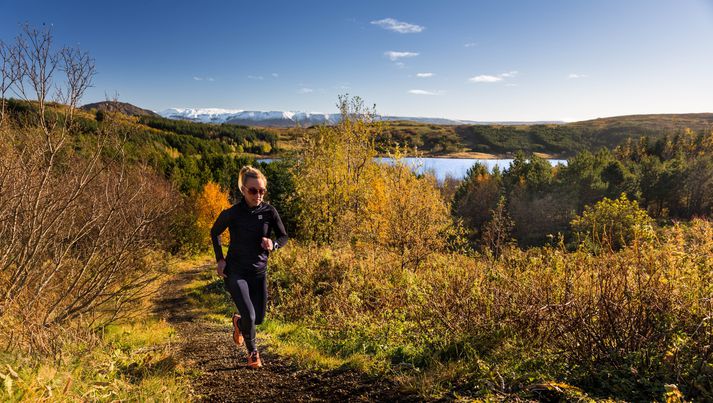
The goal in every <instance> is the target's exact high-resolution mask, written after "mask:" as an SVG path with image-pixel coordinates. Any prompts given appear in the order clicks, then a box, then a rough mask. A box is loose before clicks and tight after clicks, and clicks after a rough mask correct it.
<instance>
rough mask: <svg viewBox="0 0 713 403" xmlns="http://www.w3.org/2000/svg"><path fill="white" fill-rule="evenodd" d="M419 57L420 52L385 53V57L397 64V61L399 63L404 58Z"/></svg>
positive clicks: (391, 51)
mask: <svg viewBox="0 0 713 403" xmlns="http://www.w3.org/2000/svg"><path fill="white" fill-rule="evenodd" d="M418 55H419V53H418V52H396V51H393V50H390V51H388V52H384V56H386V57H388V58H389V60H391V61H392V62H395V61H397V60H399V59H401V58H404V57H416V56H418Z"/></svg>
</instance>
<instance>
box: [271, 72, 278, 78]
mask: <svg viewBox="0 0 713 403" xmlns="http://www.w3.org/2000/svg"><path fill="white" fill-rule="evenodd" d="M270 75H271V76H273V77H275V78H277V77H279V76H280V75H279V74H277V73H272V74H270Z"/></svg>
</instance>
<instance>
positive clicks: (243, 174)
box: [238, 165, 267, 189]
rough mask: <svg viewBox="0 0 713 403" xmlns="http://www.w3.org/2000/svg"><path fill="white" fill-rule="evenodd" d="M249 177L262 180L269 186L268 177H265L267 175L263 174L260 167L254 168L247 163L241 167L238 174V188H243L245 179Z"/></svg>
mask: <svg viewBox="0 0 713 403" xmlns="http://www.w3.org/2000/svg"><path fill="white" fill-rule="evenodd" d="M249 178H255V179H257V180H262V181H263V183H265V186H266V187H267V178H266V177H265V175H263V174H262V172H260V170H259V169H257V168H253V167H252V166H251V165H245V166H244V167H242V168H241V169H240V173H239V174H238V188H239V189H242V188H243V185H244V184H245V181H246V180H247V179H249Z"/></svg>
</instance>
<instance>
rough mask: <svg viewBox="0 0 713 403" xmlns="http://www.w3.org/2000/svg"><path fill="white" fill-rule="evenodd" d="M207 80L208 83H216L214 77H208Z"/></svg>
mask: <svg viewBox="0 0 713 403" xmlns="http://www.w3.org/2000/svg"><path fill="white" fill-rule="evenodd" d="M206 80H208V81H215V78H213V77H208V78H206Z"/></svg>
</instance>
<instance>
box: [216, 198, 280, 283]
mask: <svg viewBox="0 0 713 403" xmlns="http://www.w3.org/2000/svg"><path fill="white" fill-rule="evenodd" d="M226 228H228V229H229V230H230V245H229V246H228V256H227V257H225V262H226V264H227V266H226V267H227V269H226V272H227V273H231V272H236V273H238V272H239V273H249V274H264V273H265V272H266V271H267V257H268V256H269V254H270V252H269V251H267V250H265V249H263V248H262V246H261V242H262V238H263V237H268V238H269V237H270V233H271V232H272V231H274V232H275V236H276V238H277V239H276V240H275V241H274V245H275V246H274V249H277V248H280V247H282V246H285V244H286V243H287V231H285V226H284V225H283V224H282V220H281V219H280V215H279V214H278V213H277V210H276V209H275V207H273V206H271V205H270V204H267V203H265V202H262V203H260V205H258V206H256V207H253V208H250V207H249V206H248V205H247V203H246V202H245V199H244V198H243V199H240V202H238V203H236V204H234V205H233V206H232V207H230V208H228V209H226V210H223V211H222V212H221V213H220V215H219V216H218V218H217V219H216V220H215V223H214V224H213V228H211V230H210V237H211V240H212V242H213V251H214V252H215V259H216V261H220V260H221V259H223V249H222V248H221V244H220V234H222V233H223V231H225V229H226Z"/></svg>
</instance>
